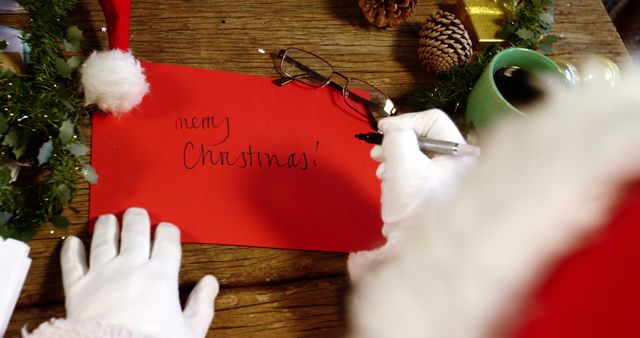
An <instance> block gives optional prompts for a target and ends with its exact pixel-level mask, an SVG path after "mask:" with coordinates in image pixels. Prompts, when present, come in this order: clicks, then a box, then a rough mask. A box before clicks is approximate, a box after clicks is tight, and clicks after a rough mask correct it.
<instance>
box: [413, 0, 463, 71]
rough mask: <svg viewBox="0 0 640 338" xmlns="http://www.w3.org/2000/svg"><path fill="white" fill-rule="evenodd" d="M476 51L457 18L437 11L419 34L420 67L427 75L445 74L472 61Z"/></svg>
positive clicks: (423, 25) (426, 21) (424, 24)
mask: <svg viewBox="0 0 640 338" xmlns="http://www.w3.org/2000/svg"><path fill="white" fill-rule="evenodd" d="M472 54H473V51H472V49H471V39H470V38H469V33H468V32H467V30H466V29H465V28H464V26H463V25H462V22H460V20H458V19H457V18H456V16H455V15H453V14H451V13H449V12H444V11H441V10H439V11H436V12H435V13H433V15H431V17H429V18H428V19H427V20H425V22H424V23H423V24H422V29H421V30H420V48H419V49H418V57H419V58H420V63H421V64H422V66H423V67H425V68H426V69H427V70H428V71H430V72H433V73H436V74H438V73H443V72H446V71H448V70H449V69H451V67H453V66H457V65H462V64H464V63H466V62H467V61H469V59H470V58H471V55H472Z"/></svg>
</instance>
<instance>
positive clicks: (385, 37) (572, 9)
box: [2, 0, 628, 338]
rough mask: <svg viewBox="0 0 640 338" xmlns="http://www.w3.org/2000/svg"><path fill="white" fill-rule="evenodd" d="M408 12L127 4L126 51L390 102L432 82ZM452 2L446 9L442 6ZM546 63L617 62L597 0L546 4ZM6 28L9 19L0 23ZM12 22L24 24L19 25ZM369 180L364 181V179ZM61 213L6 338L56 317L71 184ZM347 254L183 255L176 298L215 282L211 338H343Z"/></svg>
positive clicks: (97, 37)
mask: <svg viewBox="0 0 640 338" xmlns="http://www.w3.org/2000/svg"><path fill="white" fill-rule="evenodd" d="M436 3H437V2H436V1H429V0H421V1H419V4H418V8H417V11H416V13H415V15H414V16H413V17H412V18H411V19H410V20H409V22H408V23H407V24H405V25H403V26H401V27H398V28H395V29H388V30H378V29H376V28H374V27H372V26H369V25H368V24H367V22H366V21H365V19H364V17H363V16H362V14H361V13H360V9H359V7H358V5H357V1H356V0H349V1H346V0H307V1H294V0H279V1H275V0H235V1H219V0H197V1H196V0H181V1H179V0H163V1H158V0H155V1H154V0H134V1H133V4H132V24H131V29H132V31H131V48H132V49H133V51H134V52H135V54H136V55H137V56H138V57H140V58H142V59H145V60H152V61H157V62H165V63H175V64H182V65H189V66H194V67H202V68H211V69H220V70H228V71H235V72H241V73H247V74H255V75H263V76H276V72H275V70H274V68H273V65H274V63H273V61H272V60H271V59H270V58H269V57H265V56H264V55H260V54H259V53H258V48H263V49H264V50H266V51H277V50H279V49H280V48H284V47H290V46H297V47H301V48H304V49H307V50H309V51H314V52H316V53H318V54H319V55H322V56H323V57H324V58H326V59H327V60H330V62H331V63H333V64H334V66H335V67H336V68H337V69H339V70H340V72H343V73H345V74H349V75H350V76H353V77H358V78H361V79H365V80H366V81H369V82H370V83H372V84H374V85H375V86H377V87H378V88H380V89H381V90H383V91H384V92H386V93H387V94H388V95H390V96H391V97H392V98H395V99H396V102H400V101H401V100H402V99H403V98H404V97H406V96H407V95H408V94H409V93H410V92H411V91H412V90H413V89H414V88H415V87H416V86H417V85H425V84H429V83H430V82H431V81H432V80H433V79H432V77H431V76H430V75H429V74H427V73H426V72H425V71H423V70H422V69H421V67H420V65H419V62H418V58H417V44H418V29H419V25H420V23H421V21H422V20H424V19H425V18H426V17H427V16H428V15H429V14H430V13H432V12H433V11H434V10H435V9H436V8H437V5H436ZM453 3H454V1H453V0H451V1H445V2H444V3H443V4H441V5H444V6H445V7H447V6H448V7H451V6H452V5H453ZM556 3H557V6H556V16H555V19H556V24H555V26H554V31H555V32H556V33H557V34H559V35H560V36H561V37H562V40H561V41H560V42H558V43H557V44H556V45H555V46H554V51H555V55H556V56H557V57H559V58H563V59H566V60H569V61H576V60H578V59H579V58H581V57H583V56H585V55H589V54H593V53H598V54H603V55H605V56H608V57H611V58H613V59H614V60H615V61H623V60H627V59H628V55H627V52H626V50H625V48H624V46H623V44H622V42H621V40H620V38H619V36H618V34H617V33H616V31H615V28H614V27H613V25H612V24H611V21H610V19H609V18H608V16H607V14H606V12H605V10H604V7H603V6H602V4H601V2H600V0H579V1H578V0H573V1H568V0H557V1H556ZM74 17H75V18H76V21H77V23H78V25H79V26H80V27H81V28H82V29H83V30H84V32H85V36H86V37H87V38H88V41H89V44H90V46H91V47H93V48H98V49H103V48H105V46H106V33H103V32H101V30H100V28H101V27H103V26H104V19H103V16H102V13H101V11H100V8H99V6H98V4H97V1H96V0H82V1H81V4H80V6H79V8H78V9H77V11H76V13H75V15H74ZM2 19H3V21H4V22H5V23H6V22H7V21H8V22H9V23H12V22H13V23H15V22H16V21H19V20H20V16H6V15H5V16H2ZM22 19H23V17H22ZM371 175H373V173H371ZM80 187H81V188H80V190H79V191H78V193H77V195H76V197H75V200H74V202H73V206H74V207H75V208H76V209H78V210H80V213H79V214H77V215H74V214H71V213H69V217H70V218H71V220H72V225H71V227H69V229H66V230H59V229H53V228H51V227H48V226H47V227H44V228H43V229H42V230H41V231H40V232H39V233H38V234H37V236H36V238H35V239H34V240H32V241H31V242H30V245H31V257H32V258H33V265H32V266H31V271H30V272H29V276H28V278H27V282H26V284H25V287H24V289H23V290H22V294H21V297H20V300H19V303H18V306H17V309H16V311H15V313H14V316H13V319H12V322H11V325H10V326H9V331H8V334H7V336H8V337H12V336H17V335H19V330H20V328H21V327H23V326H24V325H27V326H28V327H29V328H31V329H32V328H34V327H36V326H37V325H38V324H39V323H40V322H42V321H44V320H46V319H48V318H51V317H62V316H64V296H63V293H62V283H61V279H60V266H59V261H58V254H59V250H60V246H61V243H62V241H61V238H62V237H64V236H68V235H77V236H80V237H81V238H82V239H83V240H84V241H85V243H87V244H88V239H89V234H88V230H87V222H88V208H89V203H88V201H89V189H88V186H87V185H86V184H84V183H80ZM346 258H347V256H346V254H339V253H323V252H302V251H291V250H274V249H262V248H248V247H235V246H222V245H194V244H186V245H185V246H184V257H183V265H182V270H181V276H180V279H181V289H182V290H181V291H182V292H181V293H182V294H183V295H184V296H186V294H187V293H188V291H189V290H190V289H191V288H192V287H193V285H194V284H195V282H196V281H197V280H198V279H199V278H200V277H201V276H202V275H204V274H205V273H213V274H215V275H216V276H217V277H218V279H219V280H220V283H221V291H220V295H219V296H218V298H217V300H216V314H215V320H214V322H213V325H212V327H211V329H210V331H209V335H208V336H210V337H279V338H285V337H340V336H343V335H344V334H345V332H346V326H347V325H346V322H347V314H346V311H345V309H346V308H345V306H344V304H345V296H346V295H347V294H348V292H349V283H348V278H347V276H346V264H345V263H346Z"/></svg>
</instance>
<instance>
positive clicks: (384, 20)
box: [358, 0, 418, 28]
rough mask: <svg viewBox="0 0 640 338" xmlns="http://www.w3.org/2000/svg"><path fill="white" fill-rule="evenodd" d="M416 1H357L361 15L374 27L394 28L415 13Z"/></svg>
mask: <svg viewBox="0 0 640 338" xmlns="http://www.w3.org/2000/svg"><path fill="white" fill-rule="evenodd" d="M417 1H418V0H358V4H359V5H360V9H362V13H363V14H364V16H365V17H366V18H367V20H369V23H371V24H372V25H374V26H376V27H380V28H384V27H395V26H398V25H400V24H401V23H403V22H404V21H405V20H407V19H408V18H409V17H410V16H412V15H413V13H414V12H415V11H416V3H417Z"/></svg>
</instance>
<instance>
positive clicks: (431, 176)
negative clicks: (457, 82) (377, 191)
mask: <svg viewBox="0 0 640 338" xmlns="http://www.w3.org/2000/svg"><path fill="white" fill-rule="evenodd" d="M378 126H379V128H380V130H381V131H382V133H383V134H384V141H383V143H382V146H375V147H374V148H373V149H372V150H371V157H372V158H373V159H374V160H376V161H379V162H381V163H380V166H378V170H377V171H376V175H377V176H378V178H379V179H380V180H381V181H382V220H383V221H384V223H385V224H387V225H388V224H390V223H395V222H398V221H400V220H402V219H403V218H405V217H406V216H408V215H409V214H410V213H411V212H412V211H413V210H414V209H415V208H416V206H418V205H419V204H420V203H421V202H422V200H423V198H424V196H425V194H426V193H428V191H429V190H430V189H433V188H434V187H435V186H436V185H441V184H445V185H446V184H450V183H451V179H450V178H453V177H456V178H457V177H458V174H459V173H460V171H461V169H463V168H466V167H468V166H469V165H470V164H473V163H475V159H474V158H470V157H466V156H453V155H433V156H432V157H431V158H429V157H427V156H426V155H425V154H424V153H422V152H421V151H420V149H419V148H418V140H417V137H424V138H431V139H436V140H443V141H452V142H457V143H466V142H465V140H464V138H463V137H462V135H461V134H460V131H458V128H456V126H455V125H454V124H453V122H452V121H451V119H449V117H448V116H447V114H445V113H444V112H443V111H442V110H439V109H431V110H426V111H423V112H418V113H409V114H402V115H398V116H393V117H388V118H385V119H383V120H381V121H380V122H379V124H378Z"/></svg>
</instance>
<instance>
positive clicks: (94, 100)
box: [81, 49, 149, 115]
mask: <svg viewBox="0 0 640 338" xmlns="http://www.w3.org/2000/svg"><path fill="white" fill-rule="evenodd" d="M81 72H82V79H81V81H82V86H83V87H84V95H85V104H87V105H90V104H96V105H97V106H98V107H99V108H100V109H101V110H103V111H106V112H110V113H112V114H114V115H118V114H122V113H126V112H128V111H130V110H131V109H132V108H134V107H135V106H137V105H138V104H140V102H141V101H142V98H143V97H144V95H145V94H146V93H147V92H148V91H149V84H148V83H147V79H146V77H145V75H144V70H143V68H142V66H141V65H140V62H138V60H136V58H135V57H134V56H133V55H131V53H129V52H123V51H121V50H118V49H115V50H110V51H104V52H93V53H91V55H90V56H89V57H88V58H87V60H86V61H85V62H84V63H83V64H82V68H81Z"/></svg>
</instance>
